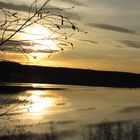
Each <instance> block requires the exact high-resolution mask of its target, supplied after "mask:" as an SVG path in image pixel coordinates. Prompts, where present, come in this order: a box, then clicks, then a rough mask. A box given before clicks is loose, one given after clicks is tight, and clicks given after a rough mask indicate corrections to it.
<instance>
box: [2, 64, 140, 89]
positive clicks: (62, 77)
mask: <svg viewBox="0 0 140 140" xmlns="http://www.w3.org/2000/svg"><path fill="white" fill-rule="evenodd" d="M0 82H25V83H26V82H27V83H28V82H33V83H50V84H68V85H83V86H103V87H128V88H136V87H140V74H134V73H126V72H113V71H97V70H85V69H75V68H62V67H40V66H29V65H21V64H19V63H13V62H0Z"/></svg>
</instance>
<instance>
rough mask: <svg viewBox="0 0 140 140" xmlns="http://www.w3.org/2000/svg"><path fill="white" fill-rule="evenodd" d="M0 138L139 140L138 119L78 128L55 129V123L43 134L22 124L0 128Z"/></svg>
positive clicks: (104, 122)
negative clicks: (31, 130) (12, 128)
mask: <svg viewBox="0 0 140 140" xmlns="http://www.w3.org/2000/svg"><path fill="white" fill-rule="evenodd" d="M1 132H2V133H1V135H0V140H67V139H70V140H77V138H78V140H139V139H140V123H139V121H114V122H109V121H103V122H101V123H97V124H92V125H87V126H85V127H84V128H83V129H80V128H79V130H61V131H57V130H56V127H55V124H53V123H51V124H50V128H49V129H48V130H46V133H43V134H34V133H31V132H29V131H26V129H25V128H24V127H22V126H17V127H15V129H14V130H10V129H8V128H6V127H5V128H2V129H1Z"/></svg>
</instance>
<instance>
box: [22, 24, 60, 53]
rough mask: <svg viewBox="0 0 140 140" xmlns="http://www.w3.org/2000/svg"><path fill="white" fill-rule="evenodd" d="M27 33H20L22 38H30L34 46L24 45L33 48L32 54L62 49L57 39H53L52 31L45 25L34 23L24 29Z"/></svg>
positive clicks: (26, 47) (25, 47)
mask: <svg viewBox="0 0 140 140" xmlns="http://www.w3.org/2000/svg"><path fill="white" fill-rule="evenodd" d="M24 31H25V32H26V33H24V34H21V35H20V39H22V40H29V41H30V42H32V43H31V44H32V46H23V47H24V49H26V50H27V49H31V50H32V54H35V55H38V54H39V55H40V54H43V53H44V52H45V54H46V53H47V52H51V51H60V48H59V47H57V44H56V43H55V41H53V40H52V38H51V36H52V33H51V32H50V31H49V30H48V29H47V28H45V27H43V26H41V25H38V24H34V25H32V26H29V27H27V28H26V29H25V30H24Z"/></svg>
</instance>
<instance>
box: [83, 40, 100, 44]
mask: <svg viewBox="0 0 140 140" xmlns="http://www.w3.org/2000/svg"><path fill="white" fill-rule="evenodd" d="M80 41H83V42H87V43H91V44H98V42H97V41H93V40H86V39H80Z"/></svg>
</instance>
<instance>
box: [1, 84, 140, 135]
mask: <svg viewBox="0 0 140 140" xmlns="http://www.w3.org/2000/svg"><path fill="white" fill-rule="evenodd" d="M6 84H7V85H11V86H22V87H24V86H32V87H34V88H38V87H39V88H44V89H42V90H35V89H34V90H25V91H24V90H23V91H19V92H16V93H3V92H2V91H1V93H0V96H1V98H0V104H1V106H0V111H1V112H0V113H1V114H2V113H5V112H6V113H7V115H3V116H1V119H0V123H1V127H3V126H7V127H10V128H12V126H16V125H21V126H24V127H26V129H28V130H30V131H32V132H37V133H43V132H44V131H46V129H47V127H48V126H49V124H50V122H53V123H54V124H55V126H56V128H57V130H76V129H78V128H81V127H83V126H85V125H88V124H94V123H97V122H100V121H103V120H110V121H115V120H138V119H140V88H136V89H135V88H134V89H129V88H108V87H90V86H89V87H88V86H72V85H52V84H36V83H28V84H25V83H18V84H12V83H6Z"/></svg>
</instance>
